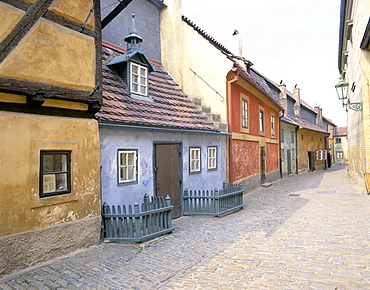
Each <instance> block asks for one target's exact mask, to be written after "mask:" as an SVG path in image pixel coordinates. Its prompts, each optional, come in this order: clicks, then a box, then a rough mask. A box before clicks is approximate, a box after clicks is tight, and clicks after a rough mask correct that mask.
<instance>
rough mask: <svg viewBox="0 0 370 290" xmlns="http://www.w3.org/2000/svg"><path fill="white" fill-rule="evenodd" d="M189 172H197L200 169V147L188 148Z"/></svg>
mask: <svg viewBox="0 0 370 290" xmlns="http://www.w3.org/2000/svg"><path fill="white" fill-rule="evenodd" d="M189 159H190V160H189V166H190V173H198V172H200V171H201V168H200V164H201V160H200V147H193V148H190V152H189Z"/></svg>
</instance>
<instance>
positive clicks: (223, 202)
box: [184, 182, 244, 217]
mask: <svg viewBox="0 0 370 290" xmlns="http://www.w3.org/2000/svg"><path fill="white" fill-rule="evenodd" d="M243 193H244V190H243V186H242V185H241V184H233V183H226V182H224V185H223V189H221V190H218V189H215V190H187V189H185V191H184V215H211V216H216V217H217V216H222V215H225V214H228V213H232V212H235V211H237V210H240V209H242V208H243Z"/></svg>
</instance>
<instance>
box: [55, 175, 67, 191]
mask: <svg viewBox="0 0 370 290" xmlns="http://www.w3.org/2000/svg"><path fill="white" fill-rule="evenodd" d="M56 185H57V188H56V190H67V189H68V185H67V174H66V173H61V174H57V175H56Z"/></svg>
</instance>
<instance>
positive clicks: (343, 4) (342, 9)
mask: <svg viewBox="0 0 370 290" xmlns="http://www.w3.org/2000/svg"><path fill="white" fill-rule="evenodd" d="M346 2H347V0H342V1H341V2H340V23H339V47H338V69H339V73H340V74H342V73H343V71H342V50H343V36H344V24H345V18H346V4H347V3H346Z"/></svg>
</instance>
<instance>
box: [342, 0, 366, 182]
mask: <svg viewBox="0 0 370 290" xmlns="http://www.w3.org/2000/svg"><path fill="white" fill-rule="evenodd" d="M351 3H352V10H351V14H350V15H347V18H348V19H350V20H353V28H352V35H351V38H350V40H348V41H344V43H343V46H344V50H346V51H347V52H348V58H347V64H346V65H345V67H344V68H345V70H346V75H345V79H346V81H347V82H349V90H348V98H349V100H350V101H351V103H355V102H362V103H363V111H354V110H352V109H348V112H347V124H348V125H347V127H348V169H349V172H350V174H351V177H352V180H353V181H355V182H359V183H360V184H361V185H362V186H364V180H363V173H364V172H370V51H369V49H364V50H363V49H359V47H360V43H361V41H362V39H363V37H364V33H365V29H366V25H367V23H368V20H369V16H370V4H369V1H367V0H354V1H353V2H352V1H351V2H348V5H350V4H351ZM348 8H349V7H347V10H348ZM345 20H347V19H345ZM353 84H355V85H356V89H355V90H351V88H352V85H353Z"/></svg>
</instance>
